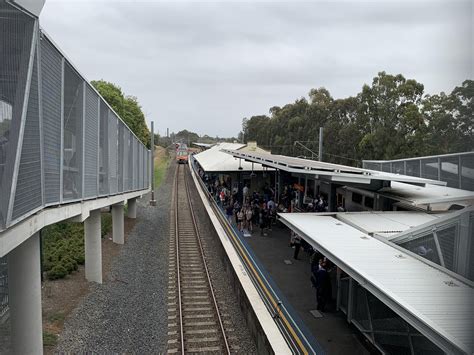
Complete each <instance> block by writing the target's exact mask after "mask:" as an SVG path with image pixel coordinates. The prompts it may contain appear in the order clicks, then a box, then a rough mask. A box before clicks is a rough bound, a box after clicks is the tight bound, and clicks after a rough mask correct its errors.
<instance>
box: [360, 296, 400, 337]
mask: <svg viewBox="0 0 474 355" xmlns="http://www.w3.org/2000/svg"><path fill="white" fill-rule="evenodd" d="M367 301H368V303H369V309H370V317H371V320H372V327H373V329H374V331H380V330H382V331H393V332H401V333H403V332H407V331H408V327H407V324H406V322H405V321H404V320H403V319H402V318H400V317H399V316H398V315H397V314H396V313H395V312H394V311H392V310H391V309H390V308H388V307H387V306H386V305H385V304H384V303H382V302H381V301H380V300H379V299H378V298H376V297H374V296H373V295H372V294H371V293H370V292H367Z"/></svg>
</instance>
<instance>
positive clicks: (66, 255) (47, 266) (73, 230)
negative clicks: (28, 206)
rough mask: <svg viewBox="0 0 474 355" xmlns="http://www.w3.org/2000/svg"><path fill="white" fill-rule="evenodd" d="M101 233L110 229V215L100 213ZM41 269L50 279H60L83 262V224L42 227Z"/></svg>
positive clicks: (103, 233) (63, 223)
mask: <svg viewBox="0 0 474 355" xmlns="http://www.w3.org/2000/svg"><path fill="white" fill-rule="evenodd" d="M101 219H102V225H101V234H102V237H104V236H105V235H106V234H107V233H108V232H109V231H110V230H111V229H112V216H111V215H110V214H109V213H106V214H102V216H101ZM42 240H43V271H44V272H46V277H47V278H48V279H50V280H56V279H62V278H64V277H66V276H67V275H69V274H71V273H72V272H74V271H75V270H77V268H78V266H79V265H83V264H84V261H85V260H84V259H85V256H84V225H83V224H82V223H73V222H60V223H56V224H53V225H50V226H47V227H45V228H43V230H42Z"/></svg>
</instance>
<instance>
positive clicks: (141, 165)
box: [137, 143, 143, 189]
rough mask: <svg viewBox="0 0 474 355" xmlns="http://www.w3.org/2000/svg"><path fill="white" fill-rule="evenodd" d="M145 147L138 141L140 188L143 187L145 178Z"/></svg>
mask: <svg viewBox="0 0 474 355" xmlns="http://www.w3.org/2000/svg"><path fill="white" fill-rule="evenodd" d="M142 171H143V147H142V145H141V144H140V143H138V186H137V187H138V189H141V188H142V179H143V173H142Z"/></svg>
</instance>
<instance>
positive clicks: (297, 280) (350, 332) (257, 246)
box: [245, 223, 370, 355]
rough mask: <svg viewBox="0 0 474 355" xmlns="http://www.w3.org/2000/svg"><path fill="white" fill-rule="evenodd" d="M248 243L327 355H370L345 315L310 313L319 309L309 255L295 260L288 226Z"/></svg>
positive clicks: (247, 239)
mask: <svg viewBox="0 0 474 355" xmlns="http://www.w3.org/2000/svg"><path fill="white" fill-rule="evenodd" d="M245 240H246V242H247V243H248V244H249V245H250V246H251V248H252V250H253V251H254V253H255V254H256V256H257V257H258V259H259V260H260V262H261V263H262V264H263V265H264V267H265V269H266V271H267V272H268V273H269V274H270V276H271V277H272V278H273V280H274V281H275V283H276V285H277V286H278V288H279V289H280V290H281V291H282V293H283V294H284V296H285V297H286V298H287V300H288V301H289V302H290V304H291V306H292V307H293V308H294V309H295V310H296V311H297V313H298V315H299V316H300V318H301V319H302V320H303V322H304V323H305V325H306V327H307V328H308V329H309V330H310V331H311V333H312V334H313V335H314V337H315V338H316V340H317V341H318V342H319V344H320V345H321V346H322V347H323V348H324V350H325V351H326V353H327V354H341V355H345V354H348V355H349V354H350V355H354V354H364V355H365V354H370V352H369V351H368V350H366V348H365V347H364V345H363V344H362V341H364V340H362V339H360V338H359V337H362V336H361V335H360V334H359V332H358V331H357V330H356V329H354V328H353V327H352V326H350V325H349V324H348V323H347V321H346V319H345V315H344V314H343V313H342V312H336V311H335V310H332V311H328V312H324V313H321V314H322V317H321V318H315V317H314V316H313V315H312V314H311V313H310V311H312V310H316V306H317V303H316V293H315V289H314V288H313V287H312V285H311V281H310V277H311V267H310V263H309V256H308V255H307V254H306V253H305V252H304V251H303V249H301V250H300V253H299V256H298V259H299V260H295V259H293V253H294V249H292V248H291V247H289V241H290V230H289V229H288V228H287V227H285V226H283V225H281V224H280V223H278V226H273V228H272V231H271V232H268V235H267V236H260V231H259V229H258V228H257V229H256V231H254V233H253V236H252V237H249V238H245ZM285 260H286V261H287V262H288V260H289V261H290V262H291V264H287V263H285ZM333 308H334V307H333Z"/></svg>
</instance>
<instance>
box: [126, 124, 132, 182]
mask: <svg viewBox="0 0 474 355" xmlns="http://www.w3.org/2000/svg"><path fill="white" fill-rule="evenodd" d="M128 146H129V148H128V159H127V162H128V190H130V191H131V190H133V135H132V134H131V133H130V132H129V133H128Z"/></svg>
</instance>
